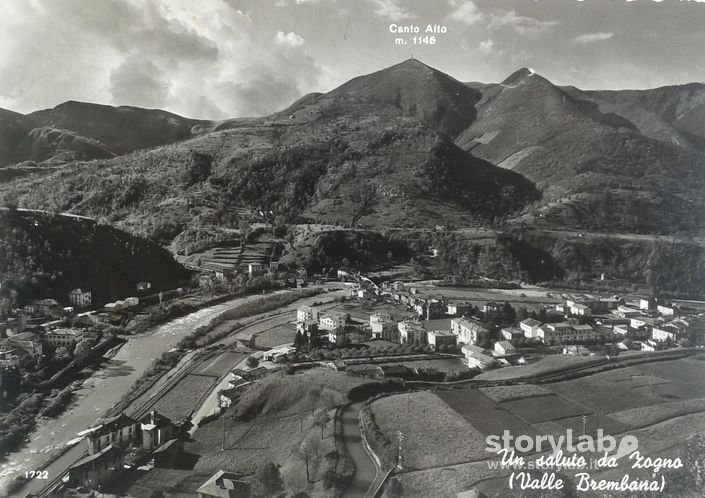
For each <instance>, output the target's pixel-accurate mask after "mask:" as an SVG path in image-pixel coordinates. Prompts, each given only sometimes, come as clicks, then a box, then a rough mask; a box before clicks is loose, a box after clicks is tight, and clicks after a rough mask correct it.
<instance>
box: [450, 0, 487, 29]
mask: <svg viewBox="0 0 705 498" xmlns="http://www.w3.org/2000/svg"><path fill="white" fill-rule="evenodd" d="M450 5H451V7H453V12H451V13H450V18H451V19H453V20H454V21H458V22H460V23H463V24H467V25H468V26H472V25H473V24H477V23H478V22H480V21H482V20H484V18H485V16H484V14H483V13H482V12H480V10H479V9H478V8H477V5H475V3H474V2H472V1H470V0H467V1H460V0H450Z"/></svg>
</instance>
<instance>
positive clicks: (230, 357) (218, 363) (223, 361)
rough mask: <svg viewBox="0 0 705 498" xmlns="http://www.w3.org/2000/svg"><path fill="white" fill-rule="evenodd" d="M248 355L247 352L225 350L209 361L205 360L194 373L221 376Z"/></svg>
mask: <svg viewBox="0 0 705 498" xmlns="http://www.w3.org/2000/svg"><path fill="white" fill-rule="evenodd" d="M246 356H247V355H246V354H245V353H240V352H236V351H225V352H223V353H221V354H218V355H216V356H214V357H213V358H212V359H210V360H209V361H206V362H204V363H203V365H201V366H200V367H199V368H197V369H196V370H195V371H194V373H196V374H200V375H209V376H214V377H220V376H222V375H225V374H226V373H228V372H229V371H230V370H232V369H233V367H235V365H237V364H238V363H240V362H241V361H242V360H243V359H245V357H246Z"/></svg>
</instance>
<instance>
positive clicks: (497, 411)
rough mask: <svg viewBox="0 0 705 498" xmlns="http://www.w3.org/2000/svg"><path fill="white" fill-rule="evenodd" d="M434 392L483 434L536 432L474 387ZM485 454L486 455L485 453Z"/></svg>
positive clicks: (532, 433)
mask: <svg viewBox="0 0 705 498" xmlns="http://www.w3.org/2000/svg"><path fill="white" fill-rule="evenodd" d="M436 394H437V396H438V397H439V398H441V399H442V400H443V401H445V402H446V403H448V405H450V406H451V407H452V408H453V409H454V410H456V411H457V412H458V413H459V414H460V415H462V416H463V417H464V418H465V420H467V421H468V422H469V423H470V424H471V425H472V426H473V427H476V428H477V429H478V430H479V431H480V432H481V433H482V435H483V436H490V435H501V434H502V431H504V430H508V431H511V433H512V434H515V435H519V434H528V435H530V436H533V435H534V434H536V431H535V430H534V429H533V428H532V427H531V426H530V425H529V424H528V423H526V422H525V421H524V420H522V419H521V418H519V417H517V416H516V415H514V414H513V413H511V412H510V411H508V410H505V409H504V408H502V406H501V405H498V404H497V403H495V402H493V401H492V400H491V399H489V398H488V397H487V396H485V395H484V394H482V393H481V392H479V391H477V390H476V389H458V390H452V391H438V392H437V393H436ZM485 456H487V454H486V453H485Z"/></svg>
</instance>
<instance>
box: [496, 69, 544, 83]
mask: <svg viewBox="0 0 705 498" xmlns="http://www.w3.org/2000/svg"><path fill="white" fill-rule="evenodd" d="M532 76H538V74H537V73H536V71H534V70H533V69H531V68H528V67H522V68H521V69H519V70H518V71H514V72H513V73H512V74H511V75H509V77H508V78H507V79H505V80H504V81H503V82H502V84H503V85H516V84H517V83H520V82H521V81H523V80H525V79H527V78H530V77H532Z"/></svg>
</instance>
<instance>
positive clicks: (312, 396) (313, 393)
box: [308, 386, 321, 415]
mask: <svg viewBox="0 0 705 498" xmlns="http://www.w3.org/2000/svg"><path fill="white" fill-rule="evenodd" d="M320 399H321V391H320V389H319V388H318V387H317V386H316V387H314V388H313V389H311V390H310V391H309V392H308V400H309V402H310V403H311V415H313V412H314V411H315V410H316V405H318V401H319V400H320Z"/></svg>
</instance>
